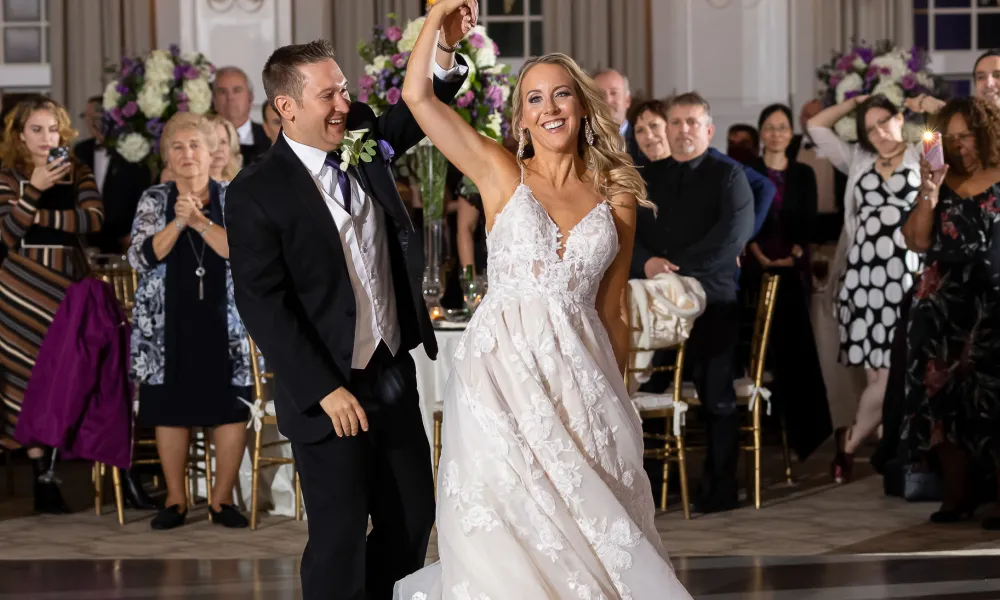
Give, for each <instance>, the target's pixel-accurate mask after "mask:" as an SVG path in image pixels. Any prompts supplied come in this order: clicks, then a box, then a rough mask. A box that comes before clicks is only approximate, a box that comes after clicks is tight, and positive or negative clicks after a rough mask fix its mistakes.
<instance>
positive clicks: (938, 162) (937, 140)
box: [924, 132, 944, 171]
mask: <svg viewBox="0 0 1000 600" xmlns="http://www.w3.org/2000/svg"><path fill="white" fill-rule="evenodd" d="M924 158H926V159H927V162H928V163H929V164H930V166H931V169H933V170H935V171H937V170H938V169H941V168H944V148H943V147H942V146H941V134H940V133H937V132H935V133H934V134H933V138H932V139H929V140H928V139H925V140H924Z"/></svg>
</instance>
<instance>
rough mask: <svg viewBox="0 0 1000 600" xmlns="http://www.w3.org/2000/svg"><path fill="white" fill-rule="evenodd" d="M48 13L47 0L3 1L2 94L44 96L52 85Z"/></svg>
mask: <svg viewBox="0 0 1000 600" xmlns="http://www.w3.org/2000/svg"><path fill="white" fill-rule="evenodd" d="M49 9H50V6H49V2H48V1H47V0H2V4H0V88H2V90H3V91H5V92H10V91H18V92H26V91H39V92H44V91H47V90H48V88H49V86H50V85H51V81H52V70H51V68H50V67H49V62H50V54H51V52H50V47H51V46H50V42H49V37H50V32H49V12H50V10H49Z"/></svg>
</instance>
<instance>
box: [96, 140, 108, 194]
mask: <svg viewBox="0 0 1000 600" xmlns="http://www.w3.org/2000/svg"><path fill="white" fill-rule="evenodd" d="M109 166H111V156H109V155H108V151H107V150H106V149H105V148H95V149H94V179H96V180H97V192H98V193H99V194H101V195H102V196H103V195H104V180H105V179H106V178H107V176H108V167H109Z"/></svg>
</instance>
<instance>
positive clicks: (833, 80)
mask: <svg viewBox="0 0 1000 600" xmlns="http://www.w3.org/2000/svg"><path fill="white" fill-rule="evenodd" d="M843 80H844V78H843V76H841V75H830V87H831V88H835V87H837V86H838V85H840V82H841V81H843Z"/></svg>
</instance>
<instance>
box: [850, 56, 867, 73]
mask: <svg viewBox="0 0 1000 600" xmlns="http://www.w3.org/2000/svg"><path fill="white" fill-rule="evenodd" d="M851 67H853V68H854V70H855V71H860V72H862V73H864V72H865V71H867V70H868V63H866V62H865V60H864V59H863V58H861V57H860V56H858V57H856V58H855V59H854V62H852V63H851Z"/></svg>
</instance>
